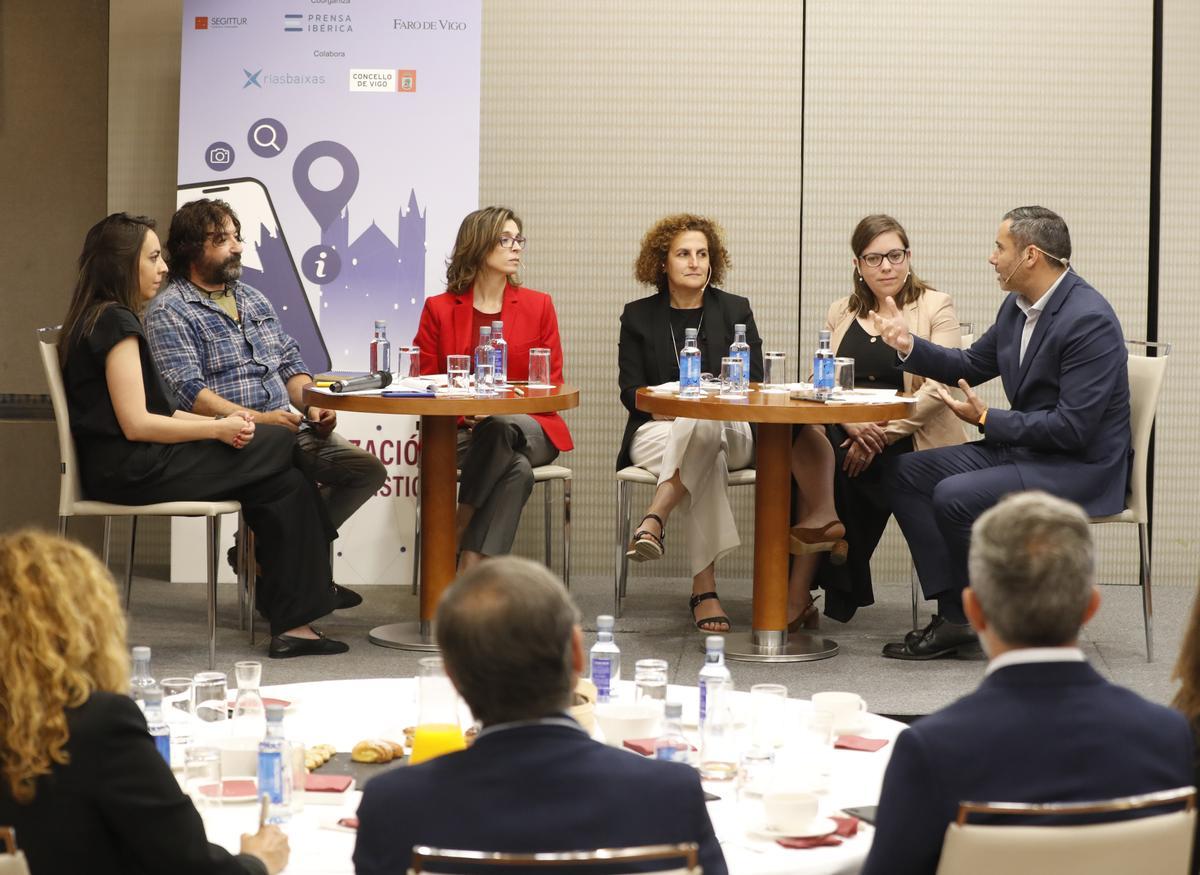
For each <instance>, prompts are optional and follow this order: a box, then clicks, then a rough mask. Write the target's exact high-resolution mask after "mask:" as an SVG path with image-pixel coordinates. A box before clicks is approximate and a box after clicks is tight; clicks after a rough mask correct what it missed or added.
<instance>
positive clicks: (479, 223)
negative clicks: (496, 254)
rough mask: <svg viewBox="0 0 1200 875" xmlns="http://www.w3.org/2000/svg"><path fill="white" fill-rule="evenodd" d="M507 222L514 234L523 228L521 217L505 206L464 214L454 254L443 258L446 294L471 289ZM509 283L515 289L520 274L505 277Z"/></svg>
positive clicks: (497, 243) (455, 241)
mask: <svg viewBox="0 0 1200 875" xmlns="http://www.w3.org/2000/svg"><path fill="white" fill-rule="evenodd" d="M508 222H515V223H516V226H517V233H518V234H520V233H521V231H522V230H523V229H524V225H522V224H521V217H520V216H518V215H517V214H516V213H514V212H513V211H512V210H510V209H509V208H508V207H484V208H483V209H481V210H476V211H475V212H473V213H468V214H467V217H466V218H465V219H463V220H462V224H461V225H459V226H458V237H457V238H456V239H455V240H454V254H453V255H451V256H450V257H449V258H448V259H446V291H448V292H453V293H454V294H456V295H461V294H462V293H463V292H465V291H466V290H467V289H469V288H470V287H471V284H472V283H473V282H475V275H476V274H477V273H479V268H481V267H482V266H483V263H484V261H486V260H487V257H488V253H489V252H491V251H492V250H493V249H495V248H496V246H497V245H499V242H500V232H502V231H503V230H504V226H505V224H506V223H508ZM509 282H511V283H512V284H513V285H516V286H519V285H520V284H521V276H520V274H514V275H513V276H511V277H509Z"/></svg>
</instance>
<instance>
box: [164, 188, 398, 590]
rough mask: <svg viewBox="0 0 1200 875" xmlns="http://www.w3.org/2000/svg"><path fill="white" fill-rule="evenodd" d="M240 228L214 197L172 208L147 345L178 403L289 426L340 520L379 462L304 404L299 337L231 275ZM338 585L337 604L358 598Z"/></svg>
mask: <svg viewBox="0 0 1200 875" xmlns="http://www.w3.org/2000/svg"><path fill="white" fill-rule="evenodd" d="M241 232H242V226H241V223H240V222H239V221H238V218H237V216H236V215H235V214H234V212H233V209H232V208H231V207H230V206H229V204H227V203H225V202H224V201H220V200H208V199H201V200H197V201H192V202H191V203H188V204H184V205H183V206H182V207H180V208H179V210H178V212H176V213H175V216H174V218H172V219H171V231H170V236H169V238H168V240H167V246H166V248H167V253H168V260H169V265H170V271H171V273H170V280H169V282H168V283H167V285H166V286H165V287H164V288H163V290H162V291H161V292H159V294H158V296H157V297H156V298H155V300H154V303H153V305H152V306H151V308H150V311H149V312H148V313H147V314H146V334H147V336H148V338H149V341H150V350H151V352H152V354H153V355H154V361H155V363H157V365H158V368H159V370H160V371H162V375H163V377H164V378H165V379H166V381H167V384H168V385H169V386H170V387H171V388H172V389H173V390H174V391H175V394H176V395H177V396H178V399H179V404H180V406H181V407H182V408H183V409H184V410H191V411H192V412H193V413H199V414H201V415H204V416H219V415H224V414H227V413H230V412H232V411H235V410H249V411H250V412H251V413H252V414H253V415H254V420H255V422H261V423H266V424H270V425H282V426H283V427H284V428H287V429H288V430H289V431H291V432H293V433H294V434H295V435H296V450H297V452H296V464H297V467H299V468H300V469H301V470H302V471H304V473H305V474H306V475H308V476H309V477H310V478H311V479H312V480H313V481H314V482H316V483H318V484H319V485H320V490H321V496H322V498H323V499H324V500H325V506H326V509H327V510H328V512H329V518H330V521H331V522H332V523H333V525H334V526H335V527H337V528H340V527H341V525H342V523H343V522H345V521H346V520H347V519H348V518H349V517H350V515H351V514H352V513H354V511H356V510H358V508H359V507H360V506H362V504H363V502H365V501H366V500H367V499H368V498H370V497H371V496H372V495H374V494H375V493H376V492H377V491H378V490H379V488H380V487H381V486H382V485H383V481H384V480H385V479H386V478H387V470H386V469H385V468H384V466H383V463H382V462H380V461H379V460H378V459H377V458H375V457H374V456H373V455H371V454H370V453H367V452H365V451H364V450H360V449H359V448H358V447H356V446H354V445H353V444H351V443H350V442H349V441H347V440H346V439H345V438H344V437H342V436H341V435H339V434H337V433H335V432H334V427H335V426H336V425H337V414H336V412H335V411H333V410H326V409H324V408H320V407H312V406H310V407H308V408H307V409H305V407H304V402H303V400H302V388H303V386H304V385H305V384H306V383H309V382H311V381H312V376H311V374H310V373H309V370H308V367H307V366H306V365H305V364H304V361H303V360H302V359H301V358H300V346H299V344H297V343H296V341H295V339H294V338H292V337H291V336H289V335H287V334H285V333H284V331H283V329H282V328H281V327H280V324H279V319H278V317H277V316H276V314H275V309H274V308H273V307H272V306H271V302H270V301H268V300H267V299H266V297H265V296H264V295H263V294H262V293H261V292H259V291H258V290H257V289H255V288H253V287H252V286H248V285H246V284H245V283H243V282H240V281H239V279H238V278H239V277H240V276H241V273H242V255H241V253H242V236H241ZM293 408H295V409H293ZM296 410H303V411H304V414H303V415H301V414H300V413H297V412H296ZM335 586H336V584H335ZM338 590H339V593H338V596H339V598H338V601H339V605H338V606H339V607H353V606H354V605H356V604H358V603H360V602H361V601H362V598H361V597H360V596H359V595H358V594H356V593H354V592H352V591H351V590H348V589H346V588H345V587H338Z"/></svg>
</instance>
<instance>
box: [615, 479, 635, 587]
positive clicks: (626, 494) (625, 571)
mask: <svg viewBox="0 0 1200 875" xmlns="http://www.w3.org/2000/svg"><path fill="white" fill-rule="evenodd" d="M621 486H622V487H624V488H623V489H622V497H621V503H620V505H621V543H619V544H617V549H618V550H620V551H621V598H625V592H626V584H628V582H629V557H628V556H626V555H625V548H626V547H628V546H629V539H630V537H631V534H630V529H631V528H632V525H631V524H632V520H630V518H629V514H630V504H631V502H632V496H631V495H630V490H629V484H628V483H626V482H623V481H622V483H621Z"/></svg>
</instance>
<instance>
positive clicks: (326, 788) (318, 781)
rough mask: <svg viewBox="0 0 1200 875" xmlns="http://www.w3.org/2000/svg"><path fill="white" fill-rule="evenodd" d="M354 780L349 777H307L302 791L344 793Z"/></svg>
mask: <svg viewBox="0 0 1200 875" xmlns="http://www.w3.org/2000/svg"><path fill="white" fill-rule="evenodd" d="M353 780H354V779H353V778H351V777H350V776H349V775H309V776H308V777H306V778H305V779H304V789H305V790H306V791H307V792H309V793H345V792H346V790H347V789H349V787H350V782H351V781H353Z"/></svg>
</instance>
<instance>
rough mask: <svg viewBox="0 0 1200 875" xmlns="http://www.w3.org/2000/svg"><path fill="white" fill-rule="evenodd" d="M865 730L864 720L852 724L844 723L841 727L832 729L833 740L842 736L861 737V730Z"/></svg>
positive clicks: (865, 722)
mask: <svg viewBox="0 0 1200 875" xmlns="http://www.w3.org/2000/svg"><path fill="white" fill-rule="evenodd" d="M866 728H867V721H866V720H858V721H857V722H854V723H845V724H843V725H841V726H835V727H833V736H834V740H835V741H836V740H837V739H838V738H839V737H840V736H843V735H861V734H862V732H863V730H865V729H866Z"/></svg>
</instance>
